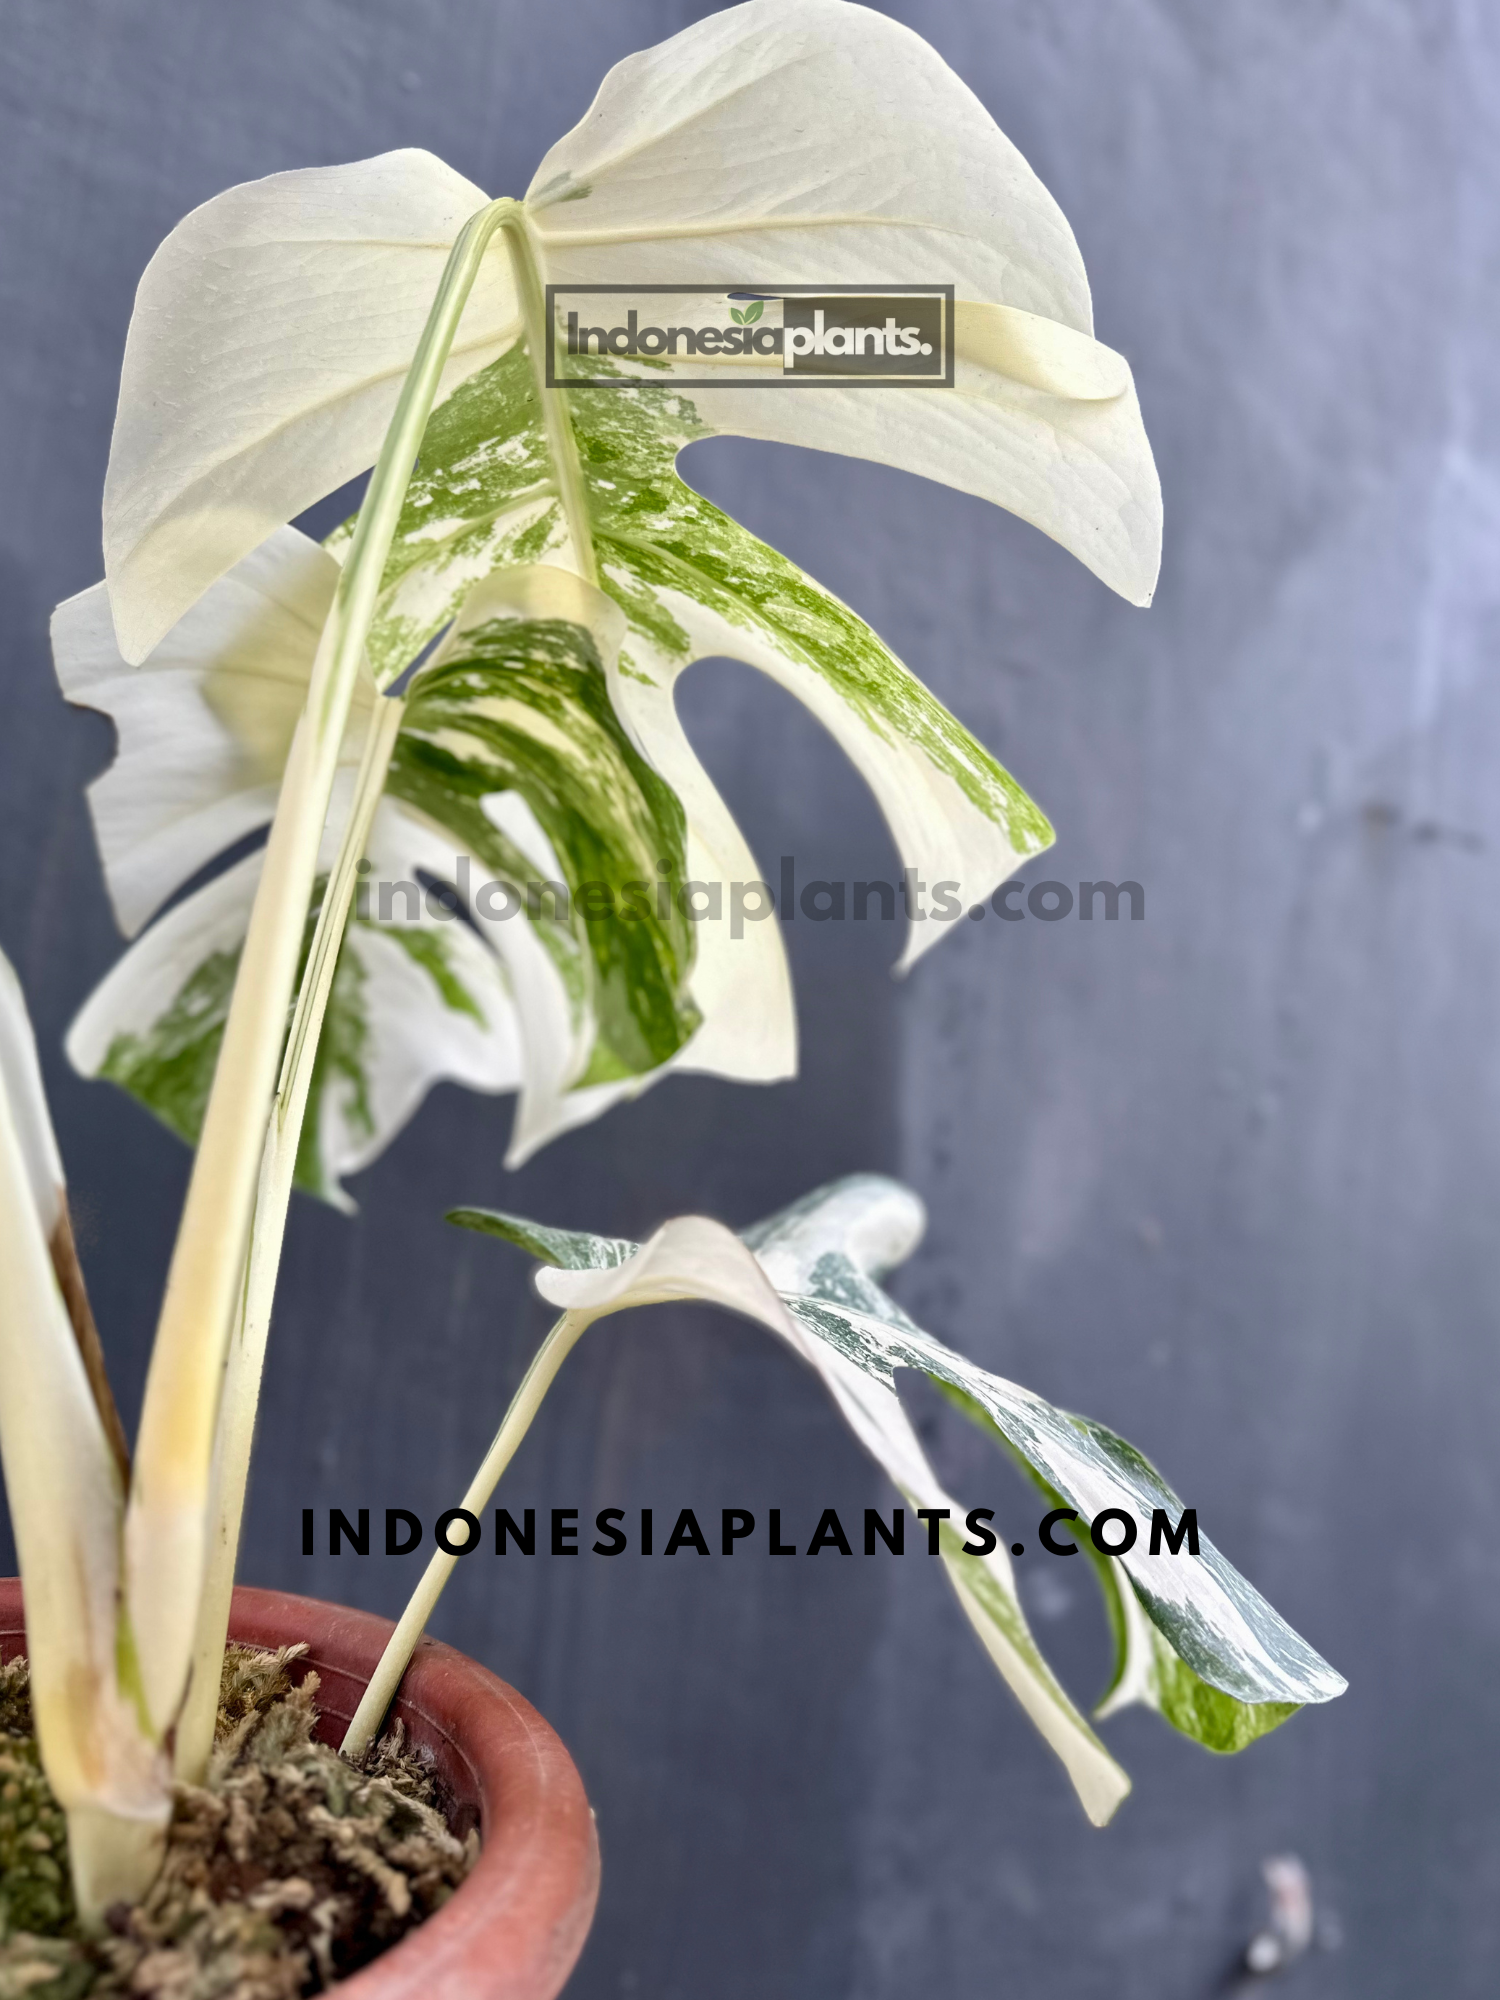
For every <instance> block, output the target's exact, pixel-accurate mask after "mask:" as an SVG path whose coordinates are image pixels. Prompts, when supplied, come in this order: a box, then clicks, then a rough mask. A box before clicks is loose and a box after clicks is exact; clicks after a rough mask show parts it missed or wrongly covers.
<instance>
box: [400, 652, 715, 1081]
mask: <svg viewBox="0 0 1500 2000" xmlns="http://www.w3.org/2000/svg"><path fill="white" fill-rule="evenodd" d="M387 789H388V791H389V793H390V794H391V795H392V796H394V797H396V798H399V799H401V800H403V801H404V802H405V803H406V804H407V805H409V806H411V807H413V808H414V809H415V810H417V811H419V812H421V813H422V814H423V815H424V816H425V817H426V818H427V819H428V820H430V821H431V822H432V823H433V824H434V825H436V826H439V827H442V828H444V829H445V830H447V831H449V832H451V833H452V834H453V836H454V838H455V841H456V843H457V846H458V849H459V851H460V852H464V853H467V854H470V855H472V856H473V858H474V860H475V862H476V863H478V864H480V865H482V866H483V867H485V868H487V869H489V870H490V871H491V873H492V877H493V878H494V879H497V880H501V881H505V882H507V883H508V884H509V886H510V888H511V890H512V892H513V894H514V895H515V897H516V898H517V900H518V902H520V903H522V904H524V905H525V907H526V911H527V914H528V916H529V917H531V920H532V921H533V922H535V923H536V925H537V928H538V930H539V933H540V935H541V936H542V938H543V940H544V942H545V943H546V944H547V946H548V948H549V950H550V951H551V952H552V954H553V956H554V959H555V962H556V963H557V964H558V966H559V969H560V970H562V971H563V972H564V975H565V977H566V976H567V975H568V974H570V973H572V972H573V970H574V968H575V967H576V968H579V971H578V973H577V976H578V977H580V978H582V979H584V980H585V982H586V988H587V1001H588V1005H589V1008H590V1010H591V1013H592V1017H593V1021H594V1028H595V1039H594V1044H593V1051H592V1055H591V1057H590V1062H589V1067H588V1070H587V1071H586V1072H585V1074H584V1075H583V1077H582V1078H581V1079H580V1082H581V1083H582V1084H584V1085H587V1084H590V1083H594V1082H602V1081H606V1080H608V1079H609V1078H612V1077H621V1076H632V1075H639V1074H641V1073H642V1072H644V1071H646V1070H650V1069H653V1068H655V1067H656V1066H657V1065H658V1064H661V1063H664V1062H666V1061H668V1060H669V1059H670V1058H671V1057H672V1056H673V1055H674V1054H675V1053H676V1052H677V1050H678V1049H680V1048H681V1047H682V1046H683V1044H684V1043H685V1042H686V1041H687V1039H688V1037H689V1036H690V1035H691V1034H692V1032H693V1030H694V1029H695V1028H696V1027H697V1025H698V1021H699V1015H698V1011H697V1009H696V1008H695V1007H694V1005H693V1002H692V999H691V996H690V994H689V992H688V975H689V972H690V969H691V966H692V959H693V931H692V926H691V924H690V923H689V921H688V919H687V917H686V916H685V915H684V913H683V909H682V900H681V896H680V893H679V890H680V884H681V882H682V878H683V875H684V850H685V842H686V821H685V816H684V814H683V810H682V806H681V803H680V802H679V800H678V799H677V797H676V795H675V794H674V793H673V792H672V791H671V790H670V788H669V787H668V786H667V785H666V784H665V783H664V782H663V781H662V779H661V778H660V777H659V776H658V775H657V773H656V772H655V771H653V770H652V768H651V766H650V765H649V764H648V763H647V762H646V760H645V759H644V758H643V757H642V756H641V754H640V752H639V751H638V750H637V749H636V748H635V746H634V745H633V744H632V743H631V741H630V739H629V737H628V736H627V735H626V734H625V731H624V729H623V728H622V726H621V724H620V721H619V718H618V717H617V715H616V714H615V711H614V708H613V706H612V705H611V702H610V698H609V688H608V684H607V682H606V679H605V672H604V667H603V663H602V662H601V660H600V658H599V654H598V651H597V649H596V647H595V644H594V641H593V638H592V636H591V635H590V633H589V632H588V631H587V630H586V629H585V628H584V627H583V626H582V625H578V624H574V623H570V622H568V621H566V620H564V619H560V618H552V619H545V618H543V619H535V618H519V617H494V618H490V619H487V620H485V621H484V622H482V623H469V624H466V625H465V627H464V629H463V631H462V633H461V635H458V636H456V637H455V639H454V640H453V641H452V642H451V643H450V644H449V645H448V646H446V647H445V648H444V650H443V652H442V654H441V656H440V657H439V659H438V660H437V661H435V662H434V664H433V665H432V666H431V667H429V668H427V669H426V670H425V671H424V672H423V673H422V674H421V675H419V676H418V678H417V680H416V681H415V682H414V683H413V686H412V689H411V692H410V695H409V697H408V700H407V708H406V716H405V719H404V722H403V724H402V730H401V735H400V737H399V738H398V741H397V746H396V753H395V756H394V757H393V759H392V763H391V771H390V777H389V779H388V781H387ZM507 793H515V794H518V795H519V796H520V798H522V799H523V800H524V801H525V802H526V805H527V807H528V808H529V809H530V813H531V815H532V817H533V819H534V821H535V823H536V825H537V826H538V827H539V828H540V829H541V832H542V834H543V835H544V836H545V839H546V842H547V844H548V846H549V847H550V849H551V854H552V856H554V857H555V859H556V863H557V866H558V868H559V869H560V871H561V874H560V880H561V882H562V884H563V893H562V894H561V895H560V894H558V892H557V891H556V889H555V888H554V889H553V890H551V891H550V892H549V891H546V890H544V889H542V888H541V887H539V886H538V884H539V882H540V881H541V880H543V879H544V878H545V876H546V875H547V874H548V872H549V871H548V870H547V869H546V868H544V867H543V866H542V864H541V860H540V857H539V856H536V855H532V856H529V857H528V856H526V855H525V854H523V853H522V852H521V851H520V850H519V849H518V847H517V845H516V843H515V841H514V840H513V839H511V838H510V837H509V836H507V834H506V833H505V832H504V831H503V829H502V828H501V826H499V825H497V823H496V818H495V817H494V815H493V813H492V812H490V811H487V810H486V802H487V801H493V800H495V799H497V798H500V797H502V796H503V795H505V794H507ZM662 884H664V886H665V894H662V893H659V885H662ZM560 906H565V907H560Z"/></svg>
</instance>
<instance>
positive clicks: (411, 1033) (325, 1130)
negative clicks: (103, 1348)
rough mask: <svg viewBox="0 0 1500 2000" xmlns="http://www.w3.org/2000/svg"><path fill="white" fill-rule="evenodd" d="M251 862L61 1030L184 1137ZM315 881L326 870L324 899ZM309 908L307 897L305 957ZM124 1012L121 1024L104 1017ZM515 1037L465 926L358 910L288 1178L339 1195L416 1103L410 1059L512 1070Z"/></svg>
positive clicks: (508, 1080) (228, 975) (203, 1083)
mask: <svg viewBox="0 0 1500 2000" xmlns="http://www.w3.org/2000/svg"><path fill="white" fill-rule="evenodd" d="M260 863H261V857H260V856H259V855H252V856H250V857H249V858H248V860H246V861H244V862H241V863H239V864H238V866H237V867H236V868H234V869H231V870H230V871H229V872H228V873H227V874H225V875H223V876H220V877H218V878H217V880H215V881H213V882H210V883H209V884H208V885H207V886H206V887H205V888H203V889H200V890H199V891H198V892H197V893H196V894H195V895H194V896H192V897H190V898H189V899H188V900H187V901H186V902H185V903H183V904H181V905H179V907H178V909H177V910H174V911H171V912H169V913H168V915H167V916H165V917H164V918H162V919H161V920H160V921H159V922H158V923H157V924H155V925H153V926H152V927H151V929H150V930H148V931H147V932H146V933H145V935H144V936H143V937H142V938H141V939H140V940H139V941H138V942H137V944H136V945H135V946H134V947H133V948H132V950H131V951H130V952H128V953H127V954H126V956H125V958H124V959H122V960H121V962H120V964H119V966H118V967H117V968H116V970H115V972H114V973H113V974H111V975H110V978H109V980H107V981H106V982H105V984H104V985H103V986H101V987H100V988H99V989H98V991H97V992H96V993H95V995H94V996H93V998H92V999H91V1000H90V1001H89V1002H88V1004H87V1005H86V1006H85V1008H84V1010H83V1012H82V1013H81V1014H80V1015H79V1017H78V1020H77V1021H76V1022H75V1024H74V1026H73V1029H72V1031H71V1033H70V1035H69V1052H70V1054H71V1055H72V1057H73V1060H74V1061H75V1063H76V1064H77V1065H78V1067H79V1068H80V1069H82V1070H84V1072H85V1073H86V1074H92V1075H96V1076H101V1077H104V1078H106V1079H108V1081H110V1082H111V1083H116V1084H118V1085H120V1087H121V1088H122V1089H124V1090H127V1091H128V1092H129V1093H130V1095H131V1096H132V1097H134V1098H135V1099H136V1100H137V1101H138V1102H139V1103H140V1104H142V1105H144V1106H145V1108H146V1109H147V1110H148V1111H150V1112H152V1113H153V1114H154V1115H155V1116H156V1117H157V1118H159V1119H160V1120H161V1121H162V1123H163V1124H164V1125H166V1126H167V1127H168V1128H169V1129H170V1130H171V1131H173V1132H175V1133H176V1134H177V1136H178V1137H179V1138H180V1139H184V1140H186V1142H187V1143H188V1144H189V1145H195V1144H196V1143H197V1140H198V1135H199V1132H200V1130H201V1128H202V1124H203V1115H204V1111H205V1108H206V1106H207V1103H208V1094H209V1088H210V1086H211V1084H212V1082H213V1074H214V1066H215V1064H216V1063H217V1061H218V1055H219V1047H220V1043H221V1041H222V1039H223V1034H224V1019H225V1015H226V1013H227V1010H228V998H229V993H230V991H231V989H232V987H233V984H234V978H235V973H236V971H237V968H238V964H239V958H240V946H239V944H238V943H233V944H226V943H225V942H223V938H224V934H225V932H229V933H231V934H232V933H241V934H242V932H243V925H244V922H245V920H246V918H247V916H248V910H249V901H250V897H251V895H252V894H253V891H254V887H255V883H256V881H257V880H258V877H259V869H260ZM322 893H323V885H321V884H320V887H319V891H318V895H319V901H320V902H321V897H322ZM317 912H318V905H317V904H315V905H314V907H313V909H312V910H311V911H310V912H309V915H308V920H307V924H306V927H305V933H304V938H303V956H304V960H305V958H306V954H307V951H308V948H309V947H310V945H311V942H312V936H313V930H314V927H315V925H316V921H317ZM121 1019H123V1020H126V1021H128V1022H129V1024H130V1025H129V1026H128V1027H123V1028H118V1029H114V1030H113V1031H112V1030H111V1023H112V1022H114V1021H116V1020H121ZM512 1038H513V1031H512V1029H511V1023H510V1003H509V1000H508V997H507V995H506V992H505V986H504V978H503V973H502V972H501V969H500V967H499V965H498V963H497V962H496V961H495V959H494V957H493V954H492V953H490V952H489V951H488V950H487V949H486V947H485V946H484V945H483V944H482V943H481V942H480V941H479V939H477V938H476V937H474V936H473V935H472V933H471V932H469V931H468V930H467V929H466V928H465V927H463V926H462V925H457V924H448V925H442V926H439V925H438V924H436V923H433V922H431V921H427V922H425V923H418V922H388V923H381V922H378V921H376V920H374V919H373V918H367V917H356V918H355V919H354V920H353V921H352V922H351V924H350V926H349V931H348V935H347V937H346V939H345V943H344V949H343V951H342V952H341V953H340V956H339V962H338V966H337V969H336V971H335V973H334V980H333V988H332V992H331V994H330V996H329V1004H328V1010H327V1014H326V1016H325V1019H324V1024H323V1032H322V1036H321V1038H320V1040H319V1044H318V1053H317V1058H316V1062H315V1065H314V1069H313V1076H312V1082H311V1086H310V1089H309V1094H308V1106H307V1115H306V1118H305V1121H304V1124H303V1128H302V1135H301V1141H300V1143H299V1146H298V1152H297V1169H296V1183H297V1185H298V1186H299V1187H300V1188H302V1189H303V1190H304V1192H306V1193H308V1194H314V1195H318V1196H320V1197H321V1198H322V1199H324V1200H326V1201H331V1202H334V1203H335V1204H337V1205H339V1206H342V1207H347V1206H348V1197H347V1196H346V1195H345V1194H344V1191H343V1188H342V1185H341V1180H342V1176H343V1175H344V1174H346V1173H349V1172H351V1171H353V1170H354V1168H355V1167H356V1166H358V1165H363V1164H364V1162H365V1160H366V1159H367V1158H369V1157H372V1156H373V1154H374V1153H375V1152H377V1151H379V1150H380V1148H381V1147H383V1146H384V1144H385V1143H386V1141H387V1140H388V1139H389V1137H390V1135H391V1133H392V1131H393V1130H394V1129H395V1127H396V1126H397V1125H398V1124H399V1123H400V1122H402V1120H403V1119H404V1118H405V1117H406V1116H407V1115H409V1112H410V1110H411V1108H412V1101H411V1091H410V1087H409V1079H410V1077H411V1075H412V1074H413V1073H414V1074H416V1075H417V1076H418V1077H420V1078H421V1079H422V1088H425V1086H426V1081H427V1078H426V1076H425V1075H424V1074H423V1072H424V1070H425V1069H428V1068H430V1070H431V1073H432V1074H434V1075H437V1074H453V1075H456V1076H458V1077H460V1078H461V1079H462V1080H463V1081H466V1082H468V1083H470V1084H471V1086H473V1087H475V1088H479V1089H486V1088H488V1089H497V1088H505V1087H508V1086H512V1085H513V1084H514V1081H515V1074H514V1052H513V1047H512ZM414 1045H415V1046H414ZM403 1077H405V1079H406V1082H405V1084H404V1085H403ZM418 1094H420V1092H418Z"/></svg>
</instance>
